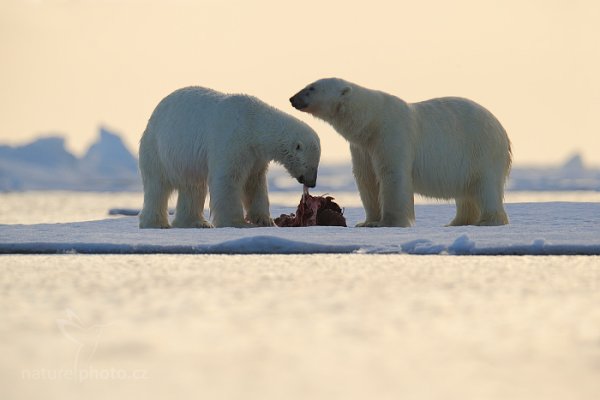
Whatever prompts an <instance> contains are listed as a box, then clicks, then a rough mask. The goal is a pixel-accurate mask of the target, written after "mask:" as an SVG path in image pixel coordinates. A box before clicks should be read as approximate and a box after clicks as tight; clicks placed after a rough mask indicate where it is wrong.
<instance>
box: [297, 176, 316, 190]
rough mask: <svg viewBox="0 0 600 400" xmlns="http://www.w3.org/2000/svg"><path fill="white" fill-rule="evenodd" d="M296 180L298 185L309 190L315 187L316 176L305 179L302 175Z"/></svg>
mask: <svg viewBox="0 0 600 400" xmlns="http://www.w3.org/2000/svg"><path fill="white" fill-rule="evenodd" d="M296 179H297V181H298V183H301V184H303V185H304V186H307V187H309V188H314V187H315V186H317V175H316V174H315V175H314V176H312V177H310V178H305V177H304V175H300V176H299V177H298V178H296Z"/></svg>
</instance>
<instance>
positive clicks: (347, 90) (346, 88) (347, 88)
mask: <svg viewBox="0 0 600 400" xmlns="http://www.w3.org/2000/svg"><path fill="white" fill-rule="evenodd" d="M350 92H352V88H351V87H350V86H344V88H342V91H341V92H340V96H341V97H344V96H347V95H349V94H350Z"/></svg>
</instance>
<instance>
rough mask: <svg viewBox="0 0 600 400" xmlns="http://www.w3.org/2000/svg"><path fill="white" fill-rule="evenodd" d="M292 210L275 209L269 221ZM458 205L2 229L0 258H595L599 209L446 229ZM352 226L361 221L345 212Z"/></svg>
mask: <svg viewBox="0 0 600 400" xmlns="http://www.w3.org/2000/svg"><path fill="white" fill-rule="evenodd" d="M290 211H293V210H292V209H289V208H281V207H277V208H274V209H273V210H272V212H271V214H272V216H278V215H279V214H281V213H289V212H290ZM454 212H455V207H454V206H453V205H448V204H435V205H418V206H416V215H417V224H416V226H415V227H413V228H371V229H370V228H344V227H308V228H276V227H274V228H254V229H236V228H221V229H167V230H154V229H145V230H140V229H139V228H138V219H137V217H135V216H129V217H120V218H114V219H105V220H100V221H89V222H76V223H64V224H34V225H0V253H116V254H147V253H185V254H196V253H199V254H201V253H209V254H307V253H369V254H386V253H406V254H452V255H509V254H515V255H563V254H569V255H572V254H580V255H591V254H596V255H597V254H600V204H598V203H565V202H550V203H514V204H507V212H508V214H509V217H510V219H511V223H510V224H509V225H506V226H500V227H476V226H467V227H445V226H444V225H445V224H447V223H448V222H449V221H450V220H451V219H452V217H453V215H454ZM344 215H345V216H346V219H347V221H348V225H349V226H354V225H355V224H356V223H357V222H360V221H361V220H362V218H364V211H363V210H362V209H361V208H350V209H346V210H345V214H344Z"/></svg>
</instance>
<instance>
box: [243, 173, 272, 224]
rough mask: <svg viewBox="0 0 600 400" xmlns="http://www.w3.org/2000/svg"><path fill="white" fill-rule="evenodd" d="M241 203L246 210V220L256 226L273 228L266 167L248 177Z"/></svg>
mask: <svg viewBox="0 0 600 400" xmlns="http://www.w3.org/2000/svg"><path fill="white" fill-rule="evenodd" d="M242 201H243V203H244V208H245V209H246V220H247V221H248V222H250V223H251V224H255V225H256V226H275V223H274V222H273V219H271V215H270V214H269V193H268V185H267V167H266V166H265V167H264V168H260V169H259V170H257V171H254V172H253V173H251V174H250V176H248V179H247V180H246V184H245V185H244V191H243V193H242Z"/></svg>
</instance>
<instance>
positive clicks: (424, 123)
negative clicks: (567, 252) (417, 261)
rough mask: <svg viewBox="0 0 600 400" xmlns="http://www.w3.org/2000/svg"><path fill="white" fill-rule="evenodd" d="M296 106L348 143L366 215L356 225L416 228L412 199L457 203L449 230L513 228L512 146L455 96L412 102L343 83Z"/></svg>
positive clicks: (312, 89) (308, 94) (484, 114)
mask: <svg viewBox="0 0 600 400" xmlns="http://www.w3.org/2000/svg"><path fill="white" fill-rule="evenodd" d="M290 102H291V103H292V106H293V107H295V108H296V109H298V110H301V111H304V112H307V113H310V114H312V115H313V116H315V117H317V118H320V119H322V120H324V121H326V122H328V123H330V124H331V125H333V127H334V128H335V129H336V130H337V132H338V133H340V134H341V135H342V136H343V137H344V138H345V139H346V140H347V141H348V142H349V143H350V153H351V156H352V170H353V173H354V177H355V179H356V183H357V186H358V190H359V193H360V197H361V200H362V203H363V206H364V208H365V213H366V220H365V221H364V222H362V223H359V224H358V225H357V226H366V227H377V226H400V227H408V226H411V225H412V224H413V223H414V219H415V212H414V193H419V194H422V195H424V196H427V197H433V198H441V199H455V201H456V208H457V210H456V217H455V218H454V219H453V220H452V221H451V222H450V225H504V224H508V217H507V215H506V212H505V211H504V205H503V197H504V185H505V182H506V179H507V176H508V173H509V171H510V165H511V148H510V141H509V139H508V136H507V135H506V132H505V130H504V128H503V127H502V125H500V122H498V120H497V119H496V118H495V117H494V116H493V115H492V114H491V113H490V112H489V111H488V110H486V109H485V108H483V107H482V106H480V105H479V104H477V103H475V102H473V101H470V100H467V99H463V98H457V97H444V98H438V99H432V100H427V101H423V102H420V103H407V102H405V101H403V100H401V99H399V98H397V97H395V96H392V95H390V94H387V93H385V92H381V91H377V90H371V89H367V88H364V87H361V86H359V85H356V84H353V83H350V82H347V81H344V80H342V79H337V78H328V79H321V80H318V81H316V82H314V83H312V84H309V85H308V86H306V87H305V88H304V89H302V90H301V91H299V92H298V93H297V94H295V95H294V96H293V97H291V98H290Z"/></svg>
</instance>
